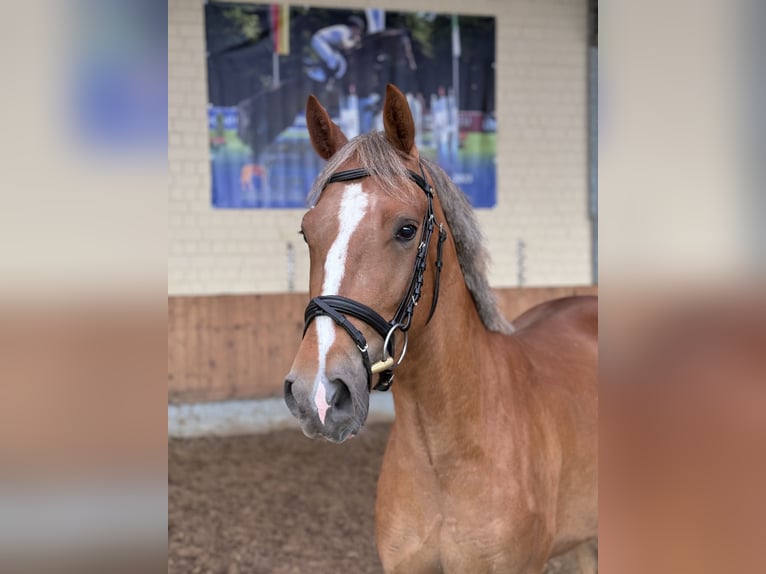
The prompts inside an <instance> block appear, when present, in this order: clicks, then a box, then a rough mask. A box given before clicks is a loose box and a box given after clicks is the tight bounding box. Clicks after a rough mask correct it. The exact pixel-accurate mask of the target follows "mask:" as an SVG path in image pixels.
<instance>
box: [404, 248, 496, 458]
mask: <svg viewBox="0 0 766 574" xmlns="http://www.w3.org/2000/svg"><path fill="white" fill-rule="evenodd" d="M445 251H447V250H445ZM450 251H451V250H450ZM452 255H454V254H452ZM442 275H443V276H442V281H441V293H440V295H439V301H438V306H437V309H436V312H435V313H434V315H433V318H432V320H431V321H430V322H429V323H428V325H425V326H424V325H422V321H423V320H424V318H423V317H422V316H421V317H420V319H421V322H418V324H417V325H413V329H412V330H411V333H410V336H409V350H408V351H407V355H406V358H405V360H404V362H403V363H402V365H401V366H400V367H399V368H398V369H397V371H396V380H395V381H394V385H393V387H392V392H393V394H394V403H395V407H396V427H397V436H398V437H402V438H403V439H405V440H406V441H408V443H410V444H415V443H417V444H418V445H419V446H420V447H421V449H417V450H421V452H422V448H424V449H425V452H427V453H428V458H429V459H430V460H431V461H432V463H433V461H435V460H437V459H438V458H439V455H444V456H445V457H446V458H447V460H453V461H454V460H457V459H458V458H459V457H460V455H461V451H467V450H469V449H470V448H471V445H470V444H467V443H466V440H470V439H467V433H465V428H466V425H470V424H473V423H472V421H473V420H474V419H476V418H477V417H480V416H481V409H480V401H481V396H480V392H478V389H480V385H481V384H482V382H483V381H482V378H484V377H486V374H485V375H484V376H483V375H482V368H483V367H485V366H487V361H489V360H491V356H489V355H487V353H489V352H490V349H491V347H492V344H491V343H492V342H491V341H490V339H491V338H493V337H496V336H497V335H496V334H493V333H491V332H490V331H488V330H487V328H486V327H485V326H484V324H483V323H482V321H481V319H480V317H479V314H478V311H477V310H476V306H475V304H474V301H473V298H472V296H471V294H470V292H469V291H468V288H467V287H466V285H465V280H464V279H463V275H462V272H461V270H460V266H459V264H458V262H457V258H456V257H454V258H453V257H450V258H449V259H445V264H444V272H443V274H442ZM431 279H432V278H431ZM429 284H431V285H432V284H433V283H432V282H430V281H429V282H427V283H426V285H429ZM429 306H430V301H425V302H423V303H421V304H420V305H419V306H418V308H417V311H416V314H417V313H423V315H426V314H427V313H426V311H427V309H428V307H429ZM405 437H409V438H405Z"/></svg>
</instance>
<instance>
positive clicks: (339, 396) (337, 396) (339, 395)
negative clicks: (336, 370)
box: [331, 379, 353, 411]
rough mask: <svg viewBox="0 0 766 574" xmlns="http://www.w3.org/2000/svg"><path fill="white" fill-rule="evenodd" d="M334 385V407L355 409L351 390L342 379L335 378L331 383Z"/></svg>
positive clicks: (340, 409)
mask: <svg viewBox="0 0 766 574" xmlns="http://www.w3.org/2000/svg"><path fill="white" fill-rule="evenodd" d="M331 385H332V387H333V394H332V399H331V401H332V403H331V404H332V407H333V408H334V409H336V410H338V411H344V410H353V405H352V402H351V390H350V389H349V388H348V385H347V384H346V383H344V382H343V381H342V380H341V379H334V380H333V381H332V383H331Z"/></svg>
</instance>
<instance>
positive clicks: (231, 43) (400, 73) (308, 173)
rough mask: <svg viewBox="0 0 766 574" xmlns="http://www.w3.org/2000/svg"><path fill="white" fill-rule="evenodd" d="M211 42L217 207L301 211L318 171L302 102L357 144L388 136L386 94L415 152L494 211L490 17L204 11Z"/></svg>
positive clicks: (295, 9)
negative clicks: (405, 123) (410, 129)
mask: <svg viewBox="0 0 766 574" xmlns="http://www.w3.org/2000/svg"><path fill="white" fill-rule="evenodd" d="M205 32H206V43H207V46H206V47H207V77H208V129H209V134H210V166H211V175H212V178H211V180H212V190H211V193H212V205H213V207H215V208H221V209H232V208H233V209H251V208H258V209H268V208H305V207H306V196H307V194H308V192H309V190H310V188H311V184H312V182H313V180H314V179H315V177H316V176H317V174H318V173H319V171H320V169H321V167H322V164H323V162H322V160H321V159H320V158H319V157H318V156H317V155H316V153H315V152H314V150H313V148H312V147H311V142H310V141H309V136H308V132H307V131H306V120H305V116H304V109H305V105H306V98H307V97H308V95H309V94H314V95H316V96H317V97H318V98H319V100H320V102H321V103H322V105H324V106H325V107H326V108H327V110H328V112H329V113H330V115H331V116H332V118H333V120H334V121H335V122H336V123H337V124H338V125H339V126H340V127H341V129H342V130H343V132H344V133H345V134H346V136H347V137H348V138H349V139H350V138H352V137H354V136H356V135H358V134H362V133H367V132H369V131H371V130H375V129H382V120H381V110H382V104H383V97H384V95H385V89H386V84H388V83H393V84H395V85H396V86H397V87H399V89H401V90H402V92H404V93H405V94H406V96H407V100H408V102H409V104H410V109H411V110H412V115H413V119H414V121H415V128H416V133H417V136H416V138H417V139H416V145H417V146H418V149H419V150H420V153H421V154H422V155H424V156H425V157H428V158H430V159H432V160H435V161H437V162H438V163H439V165H441V166H442V168H444V169H445V170H446V172H447V173H448V174H449V175H450V177H451V178H452V179H453V181H454V182H455V183H456V184H458V186H460V188H461V189H462V190H463V191H464V192H465V194H466V195H467V196H468V198H469V199H470V201H471V203H472V204H473V206H474V207H478V208H486V207H493V206H494V205H495V202H496V185H495V184H496V181H495V179H496V177H495V175H496V170H495V140H496V122H495V19H494V18H493V17H486V16H464V15H455V14H438V13H433V12H392V11H385V10H381V9H373V8H368V9H359V10H337V9H327V8H315V7H306V6H287V5H281V4H239V3H223V2H207V3H206V4H205Z"/></svg>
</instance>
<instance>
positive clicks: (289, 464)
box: [168, 424, 577, 574]
mask: <svg viewBox="0 0 766 574" xmlns="http://www.w3.org/2000/svg"><path fill="white" fill-rule="evenodd" d="M389 428H390V426H389V425H387V424H376V425H370V426H369V427H368V428H366V429H365V430H364V431H363V432H362V433H360V434H359V436H357V437H356V438H354V439H353V440H351V441H349V442H347V443H345V444H343V445H333V444H330V443H327V442H324V441H321V442H320V441H312V440H309V439H307V438H305V437H304V436H303V434H302V433H301V432H300V431H293V430H283V431H275V432H272V433H268V434H261V435H251V436H241V437H227V438H204V439H183V440H181V439H173V440H170V442H169V444H168V573H169V574H176V573H177V574H196V573H201V574H302V573H309V574H335V573H339V574H346V573H349V574H351V573H353V574H357V573H358V574H365V573H375V574H380V573H381V572H382V570H381V567H380V562H379V560H378V557H377V553H376V551H375V542H374V540H375V537H374V504H375V484H376V480H377V475H378V471H379V468H380V462H381V459H382V457H383V451H384V449H385V446H386V438H387V437H388V431H389ZM573 564H574V560H573V557H571V556H567V557H565V558H563V559H557V560H556V561H552V562H551V563H550V564H549V567H548V569H547V570H546V572H547V573H549V574H553V573H554V572H555V573H562V574H563V573H565V572H576V571H577V570H576V569H573Z"/></svg>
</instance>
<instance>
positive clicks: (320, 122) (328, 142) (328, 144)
mask: <svg viewBox="0 0 766 574" xmlns="http://www.w3.org/2000/svg"><path fill="white" fill-rule="evenodd" d="M306 127H308V130H309V137H310V138H311V145H312V146H314V149H315V150H316V152H317V153H318V154H319V157H321V158H322V159H330V158H331V157H332V156H334V155H335V152H336V151H338V150H339V149H340V148H342V147H343V146H344V145H345V144H346V142H347V141H348V139H347V138H346V136H345V135H343V132H342V131H340V128H339V127H338V126H337V125H335V123H334V122H333V121H332V120H331V119H330V114H328V113H327V110H326V109H324V108H323V107H322V104H320V103H319V100H317V99H316V98H315V97H314V96H313V95H312V96H309V99H308V101H307V102H306Z"/></svg>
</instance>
